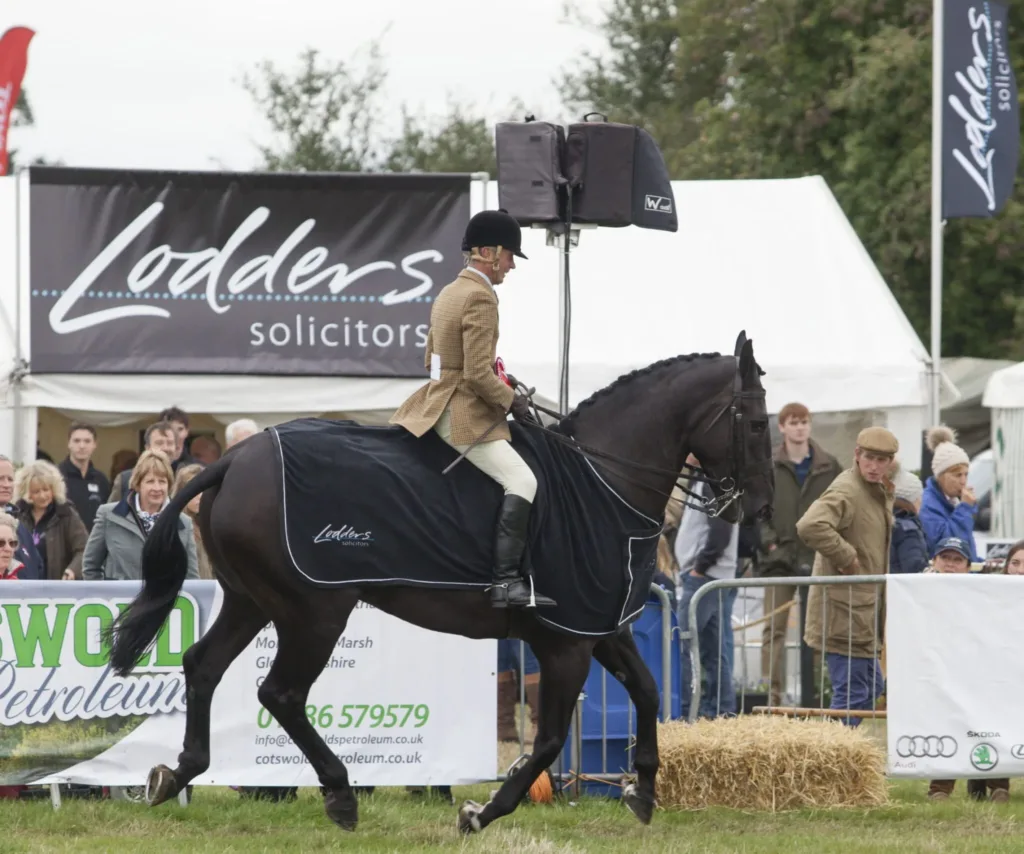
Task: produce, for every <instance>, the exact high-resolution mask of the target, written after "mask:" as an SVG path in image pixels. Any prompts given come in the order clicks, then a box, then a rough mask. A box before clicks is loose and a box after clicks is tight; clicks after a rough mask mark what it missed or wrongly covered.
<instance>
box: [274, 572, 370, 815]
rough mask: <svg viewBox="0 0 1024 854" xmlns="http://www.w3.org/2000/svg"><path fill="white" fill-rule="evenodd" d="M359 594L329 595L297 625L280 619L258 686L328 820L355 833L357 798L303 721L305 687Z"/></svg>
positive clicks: (319, 668)
mask: <svg viewBox="0 0 1024 854" xmlns="http://www.w3.org/2000/svg"><path fill="white" fill-rule="evenodd" d="M357 601H358V593H355V592H353V593H351V594H341V593H338V592H336V593H334V594H333V595H332V596H331V597H328V599H327V600H326V601H325V602H324V605H323V607H320V608H318V609H311V610H310V612H309V613H308V614H306V615H305V616H304V618H303V620H302V621H301V622H295V621H288V622H285V621H283V620H282V621H281V622H280V623H275V626H276V628H277V656H276V657H275V659H274V664H273V666H272V667H271V668H270V672H269V673H268V674H267V678H266V679H265V680H264V682H263V684H262V685H261V686H260V689H259V692H258V695H257V696H258V697H259V700H260V702H261V703H262V704H263V705H264V706H265V707H266V708H267V710H268V711H269V712H270V713H271V714H272V715H273V716H274V717H275V718H276V719H277V722H278V723H279V724H281V726H282V727H284V730H285V732H287V733H288V735H289V736H291V739H292V741H294V742H295V744H296V745H298V747H299V749H300V750H301V751H302V752H303V753H304V754H305V755H306V758H307V759H308V760H309V764H310V765H311V766H313V770H314V771H316V775H317V777H318V778H319V779H320V785H321V786H322V787H323V788H324V789H325V792H324V809H325V810H326V812H327V816H328V818H330V819H331V821H333V822H334V823H335V824H337V825H338V826H339V827H341V828H342V829H344V830H355V828H356V822H357V821H358V819H359V813H358V807H357V805H356V796H355V794H354V793H353V792H352V787H351V786H350V785H349V782H348V770H347V769H346V768H345V765H344V763H343V762H342V761H341V760H340V759H339V758H338V757H337V756H336V755H335V754H334V753H333V752H332V751H331V749H330V748H329V747H328V746H327V744H326V743H325V742H324V740H323V739H322V738H321V737H320V734H319V733H318V732H317V731H316V729H315V728H314V727H313V725H312V724H311V723H310V722H309V719H308V718H307V717H306V699H307V697H308V696H309V689H310V688H311V687H312V686H313V683H314V682H315V681H316V679H317V677H318V676H319V675H320V673H321V672H322V671H323V669H324V666H325V665H326V664H327V662H328V661H329V660H330V657H331V653H332V652H334V646H335V644H336V643H337V642H338V637H339V635H341V633H342V632H343V631H344V629H345V624H346V622H347V621H348V616H349V614H351V613H352V609H353V608H354V607H355V605H356V602H357Z"/></svg>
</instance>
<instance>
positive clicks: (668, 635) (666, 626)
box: [497, 584, 681, 795]
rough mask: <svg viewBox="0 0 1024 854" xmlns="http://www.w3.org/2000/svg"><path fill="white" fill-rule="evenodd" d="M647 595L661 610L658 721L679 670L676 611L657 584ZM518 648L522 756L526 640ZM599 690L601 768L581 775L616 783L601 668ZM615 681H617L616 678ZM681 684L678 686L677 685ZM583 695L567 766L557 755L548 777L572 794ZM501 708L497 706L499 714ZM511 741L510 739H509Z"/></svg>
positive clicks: (667, 709) (666, 713)
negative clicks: (675, 657) (563, 784)
mask: <svg viewBox="0 0 1024 854" xmlns="http://www.w3.org/2000/svg"><path fill="white" fill-rule="evenodd" d="M651 595H652V596H653V597H655V598H656V599H657V600H658V605H659V607H660V610H661V631H660V649H661V659H662V661H661V716H662V720H665V721H667V720H671V719H672V717H673V715H672V693H673V688H675V687H676V686H678V685H679V672H678V669H676V668H674V667H673V664H672V659H673V656H672V653H673V640H674V638H673V635H674V633H675V630H674V628H673V625H672V617H673V615H674V614H675V612H676V603H675V602H673V601H672V597H671V596H670V595H669V593H668V591H666V590H665V589H664V588H662V587H659V586H658V585H657V584H652V585H651ZM633 628H634V624H630V627H629V629H630V632H632V631H633ZM518 647H519V671H518V681H519V691H518V698H517V699H518V705H519V707H520V708H521V709H522V714H521V717H520V719H519V726H518V734H519V755H520V756H522V755H523V754H525V753H528V752H529V751H528V749H527V744H526V722H527V712H526V709H527V697H526V675H527V674H526V647H527V645H526V643H525V642H524V641H518ZM592 667H599V665H596V663H595V664H593V665H592ZM600 671H601V676H600V691H601V704H600V712H599V714H600V717H601V739H600V744H601V768H600V770H599V771H598V770H594V771H590V770H588V771H587V772H586V773H585V775H584V776H585V777H586V779H588V780H591V781H601V780H604V781H608V782H610V783H612V782H617V781H619V780H620V779H621V777H622V774H623V772H622V771H621V770H619V771H610V770H609V765H608V744H609V732H608V679H613V680H614V679H615V677H613V676H610V675H609V674H608V672H607V671H606V670H604V668H600ZM615 681H616V684H618V682H617V680H615ZM680 687H681V686H680ZM586 698H587V694H586V691H585V690H584V691H581V693H580V695H579V697H578V698H577V701H576V710H575V712H574V714H573V721H572V729H571V732H570V737H569V760H568V767H565V766H566V762H565V757H564V753H565V751H564V750H563V752H562V753H560V754H559V757H558V759H557V760H556V761H555V763H554V765H553V766H552V767H551V768H550V771H551V774H552V776H553V777H554V778H555V780H556V781H559V782H566V781H568V782H570V783H571V785H572V788H573V790H574V794H575V795H578V794H579V781H580V774H581V764H582V760H583V721H584V700H585V699H586ZM633 713H634V709H633V705H632V703H629V704H628V705H627V732H629V733H632V732H633ZM500 714H501V710H500V709H499V715H500ZM513 743H514V742H513ZM633 750H634V745H633V744H632V742H630V743H629V747H628V752H627V763H626V766H627V767H628V768H632V766H633ZM507 776H508V774H507V773H505V774H501V775H499V777H498V778H497V779H498V780H505V779H506V778H507Z"/></svg>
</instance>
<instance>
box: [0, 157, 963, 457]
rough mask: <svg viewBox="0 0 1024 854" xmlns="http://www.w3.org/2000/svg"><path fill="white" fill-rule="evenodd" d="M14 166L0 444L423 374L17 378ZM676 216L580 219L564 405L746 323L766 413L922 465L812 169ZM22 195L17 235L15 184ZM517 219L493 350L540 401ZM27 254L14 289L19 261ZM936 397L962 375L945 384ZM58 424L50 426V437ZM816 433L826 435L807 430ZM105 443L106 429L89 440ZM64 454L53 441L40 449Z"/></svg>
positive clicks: (868, 277)
mask: <svg viewBox="0 0 1024 854" xmlns="http://www.w3.org/2000/svg"><path fill="white" fill-rule="evenodd" d="M17 180H18V179H16V178H4V179H0V395H3V398H2V399H0V404H2V406H4V407H6V408H5V409H0V440H2V444H0V453H6V454H12V453H13V454H15V455H18V456H21V457H22V458H24V456H25V455H26V454H27V453H28V452H29V449H32V448H34V447H35V444H36V440H37V435H42V434H46V435H47V437H48V440H49V443H50V444H51V445H54V444H57V443H58V442H59V441H61V438H62V437H61V436H60V429H59V428H53V429H50V431H49V432H47V429H48V428H47V427H46V423H45V419H44V418H43V417H42V413H51V414H53V413H56V414H59V415H60V416H61V419H62V420H61V424H62V425H66V423H67V419H70V418H74V417H84V418H86V419H91V420H92V421H94V422H95V423H98V424H100V425H108V426H111V427H113V426H115V425H130V424H134V425H135V427H136V428H137V427H138V426H139V425H143V426H144V424H145V423H147V420H148V419H151V418H152V416H153V415H155V414H156V413H157V412H159V410H160V409H162V408H163V407H164V406H167V405H171V404H174V405H177V406H180V407H182V408H183V409H185V410H186V411H188V412H190V413H201V414H202V415H203V416H204V417H206V418H207V422H206V423H207V424H209V425H213V426H214V427H217V426H222V425H223V424H226V423H227V422H229V421H230V420H232V419H233V418H235V417H239V416H242V415H247V416H250V417H253V418H255V419H256V420H257V421H258V422H260V423H261V424H270V423H275V422H277V421H281V420H284V419H287V418H290V417H294V416H296V415H299V414H331V415H332V417H338V416H343V417H354V418H358V419H360V420H367V421H372V422H377V423H379V422H380V421H382V420H384V419H386V417H387V416H388V415H389V414H390V412H391V411H392V410H393V409H394V408H395V407H396V406H397V405H398V404H399V403H400V402H401V401H402V400H403V399H404V398H405V397H406V396H407V395H408V394H409V393H410V392H411V391H412V390H413V389H414V388H416V386H417V385H418V384H419V382H420V381H419V380H394V379H368V378H338V379H333V378H323V377H259V376H249V377H235V376H232V377H225V376H218V375H210V376H129V375H96V374H93V375H74V374H66V375H40V376H35V375H32V374H31V372H29V373H28V374H27V375H26V376H24V377H23V379H22V380H21V381H20V382H16V383H15V382H11V381H10V374H11V371H12V369H13V367H14V363H15V357H16V355H17V350H16V346H15V341H16V334H17V330H18V329H19V328H20V330H21V342H22V353H24V354H28V355H29V363H31V358H30V354H31V342H30V341H29V340H28V320H27V306H28V299H27V291H28V264H27V258H26V257H25V256H26V255H27V253H25V252H22V253H21V254H20V258H19V253H18V251H17V245H18V244H17V234H18V231H17V219H18V217H17V216H16V212H17V206H18V204H19V202H18V200H17V193H16V189H15V188H16V182H17ZM673 189H674V192H675V196H676V204H677V207H678V210H679V231H678V232H677V233H674V234H669V233H664V232H655V231H645V230H641V229H637V228H627V229H598V230H584V231H583V234H582V238H581V241H580V245H579V246H578V247H577V248H575V249H574V250H573V252H572V255H571V286H572V290H571V296H572V299H571V313H572V331H571V351H570V377H571V384H570V395H569V397H570V404H575V403H577V402H578V401H579V400H581V399H583V398H585V397H586V396H588V395H589V394H591V393H592V392H593V391H595V390H597V389H599V388H601V387H602V386H604V385H606V384H607V383H609V382H611V381H612V380H614V379H615V378H616V377H617V376H619V375H621V374H623V373H625V372H628V371H630V370H633V369H635V368H638V367H642V366H644V365H646V364H649V363H650V362H653V361H655V360H657V359H661V358H664V357H667V356H671V355H675V354H677V353H689V352H708V351H719V352H731V351H732V347H733V344H734V342H735V339H736V336H737V334H738V333H739V331H740V330H741V329H745V330H746V331H747V334H748V336H749V337H751V338H752V339H753V341H754V350H755V354H756V356H757V358H758V361H759V362H760V364H761V366H762V367H763V368H764V370H765V371H767V375H766V376H765V377H764V378H763V382H764V383H765V386H766V388H767V390H768V405H769V409H770V410H771V411H772V412H777V411H778V409H779V408H780V407H781V406H782V405H783V404H785V403H786V402H787V401H790V400H800V401H803V402H804V403H806V404H807V405H808V406H809V407H810V408H811V410H812V411H813V412H815V413H816V414H817V413H821V415H820V416H819V417H818V418H817V420H816V426H817V425H819V424H820V425H822V429H825V430H826V431H827V425H828V424H829V417H830V414H831V418H832V421H831V423H832V425H833V433H832V434H831V437H832V439H833V444H830V449H832V450H833V451H834V452H835V453H837V454H841V455H844V456H845V455H846V454H847V453H848V451H849V448H850V446H851V442H852V435H855V434H856V430H857V429H859V428H860V427H861V426H864V425H866V424H871V423H881V424H887V425H888V426H889V427H890V428H891V429H893V430H894V432H896V433H897V435H898V436H899V437H900V441H901V445H903V447H904V453H903V456H904V458H905V460H906V462H907V463H908V464H909V465H910V466H911V467H914V466H916V465H917V464H918V463H919V462H920V435H921V432H920V431H921V430H922V428H923V427H925V426H926V425H925V419H926V417H927V400H928V392H927V390H928V385H927V371H928V354H927V351H926V350H925V347H924V346H923V344H922V343H921V341H920V339H919V338H918V336H917V335H916V333H915V332H914V330H913V328H912V327H911V326H910V323H909V322H908V321H907V319H906V316H905V315H904V314H903V312H902V310H901V309H900V307H899V306H898V304H897V302H896V300H895V299H894V298H893V296H892V294H891V292H890V290H889V288H888V287H887V285H886V284H885V282H884V281H883V279H882V277H881V275H880V274H879V272H878V270H877V269H876V267H875V266H874V264H873V263H872V261H871V259H870V257H869V256H868V254H867V252H866V251H865V250H864V248H863V246H862V245H861V243H860V241H859V239H858V238H857V236H856V234H855V233H854V231H853V229H852V227H851V226H850V224H849V222H848V221H847V219H846V217H845V216H844V214H843V212H842V211H841V209H840V208H839V206H838V204H837V203H836V201H835V199H834V197H833V196H832V194H831V192H830V191H829V189H828V187H827V185H826V184H825V182H824V181H823V180H822V179H821V178H819V177H809V178H801V179H794V180H767V181H688V182H674V183H673ZM27 195H28V194H27V193H22V194H21V200H20V205H21V207H22V211H21V213H22V216H21V217H20V221H21V226H20V227H21V229H22V233H21V237H22V245H25V243H26V241H25V233H24V232H25V229H27V222H28V217H27V211H26V210H25V208H26V201H25V200H26V199H27ZM485 195H486V199H487V204H486V207H489V208H496V207H497V206H498V204H497V201H498V200H497V186H496V184H495V182H493V181H491V182H489V183H488V184H486V185H484V184H483V183H482V182H474V188H473V209H474V211H475V210H479V209H481V207H483V206H484V204H483V200H484V197H485ZM545 237H546V234H545V232H544V231H543V230H540V229H530V230H527V231H526V234H525V240H524V250H525V252H526V254H527V255H528V256H529V257H530V260H529V261H521V262H520V263H519V267H518V269H517V270H516V271H515V272H514V273H513V274H512V275H511V276H510V277H509V278H508V280H507V282H506V284H505V285H503V286H502V287H501V290H500V295H501V309H500V310H501V325H502V336H501V340H500V342H499V354H500V355H501V356H502V358H503V359H504V360H505V362H506V364H507V366H508V368H509V369H510V370H511V371H512V372H513V373H515V374H516V375H517V376H518V377H519V378H520V379H522V380H524V381H528V382H529V383H530V384H531V385H535V386H536V387H537V389H538V391H539V392H540V394H541V395H542V396H543V397H544V398H546V399H547V400H548V401H549V402H550V401H555V400H557V399H558V381H557V375H558V371H557V360H558V340H559V337H558V336H559V297H558V286H559V281H558V250H557V249H556V248H554V247H550V246H547V245H545ZM19 261H20V264H21V282H22V284H21V288H20V301H19V287H18V264H19ZM946 391H947V394H948V401H950V402H951V401H952V400H953V399H955V396H956V390H955V389H954V388H953V387H952V385H951V384H949V383H948V382H947V383H946ZM50 434H52V436H51V435H50ZM819 435H820V434H819ZM101 444H103V443H102V442H101ZM49 450H50V452H51V453H53V454H63V447H62V446H61V445H59V444H57V446H56V447H51V448H49Z"/></svg>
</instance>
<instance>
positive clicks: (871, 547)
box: [796, 465, 893, 658]
mask: <svg viewBox="0 0 1024 854" xmlns="http://www.w3.org/2000/svg"><path fill="white" fill-rule="evenodd" d="M892 506H893V487H892V483H891V482H890V481H888V480H886V481H885V482H884V483H868V482H867V481H866V480H864V478H863V477H861V475H860V472H859V471H858V470H857V467H856V465H854V466H853V467H852V468H849V469H847V470H846V471H844V472H843V473H842V474H840V475H839V476H838V477H837V478H836V479H835V480H833V481H832V483H831V484H829V486H828V488H827V489H826V490H825V491H824V492H823V493H822V495H821V497H820V498H819V499H818V500H817V501H815V502H814V503H813V504H812V505H811V506H810V507H809V508H808V510H807V512H806V513H805V514H804V515H803V516H802V517H801V519H800V520H799V521H798V522H797V524H796V532H797V535H798V536H799V537H800V539H801V540H803V541H804V542H805V543H806V544H807V545H808V547H809V548H812V549H814V550H815V551H816V552H817V556H816V557H815V559H814V570H813V572H812V574H813V575H814V576H823V575H825V576H828V575H844V574H846V572H847V571H848V570H849V568H850V566H851V565H852V564H853V562H854V561H855V560H856V561H857V564H858V568H857V570H856V571H855V573H854V574H855V575H885V574H886V573H887V572H888V571H889V550H890V544H891V542H892ZM883 598H884V597H883V591H881V590H879V588H878V587H877V586H875V585H873V584H851V585H848V586H838V585H833V586H825V587H821V586H815V587H812V588H811V590H810V592H809V593H808V594H807V622H806V626H805V630H804V640H805V641H806V642H807V645H808V646H809V647H811V648H812V649H817V650H823V651H824V652H832V653H836V654H838V655H848V654H849V655H852V656H854V657H855V658H873V657H877V655H878V650H879V648H880V646H881V637H880V635H881V634H882V629H883V627H884V625H885V619H884V616H883V611H882V606H883V604H884V602H883Z"/></svg>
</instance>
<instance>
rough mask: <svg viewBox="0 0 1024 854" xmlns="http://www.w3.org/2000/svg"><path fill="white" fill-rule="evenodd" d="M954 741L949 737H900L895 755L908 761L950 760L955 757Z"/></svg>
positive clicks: (955, 745)
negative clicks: (912, 759)
mask: <svg viewBox="0 0 1024 854" xmlns="http://www.w3.org/2000/svg"><path fill="white" fill-rule="evenodd" d="M956 748H957V744H956V739H955V738H953V736H951V735H902V736H900V738H899V740H898V741H897V742H896V755H897V756H899V757H901V758H903V759H909V758H910V757H913V758H915V759H925V758H927V759H950V758H952V757H953V756H956Z"/></svg>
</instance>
